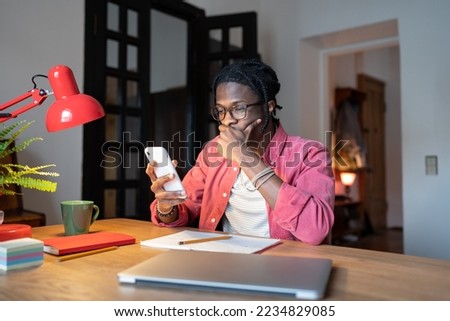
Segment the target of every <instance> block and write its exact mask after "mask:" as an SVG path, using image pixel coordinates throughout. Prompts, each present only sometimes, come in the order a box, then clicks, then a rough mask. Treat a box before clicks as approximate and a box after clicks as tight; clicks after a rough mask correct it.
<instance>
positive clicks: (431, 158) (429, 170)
mask: <svg viewBox="0 0 450 321" xmlns="http://www.w3.org/2000/svg"><path fill="white" fill-rule="evenodd" d="M425 173H426V174H427V175H437V173H438V163H437V156H436V155H428V156H425Z"/></svg>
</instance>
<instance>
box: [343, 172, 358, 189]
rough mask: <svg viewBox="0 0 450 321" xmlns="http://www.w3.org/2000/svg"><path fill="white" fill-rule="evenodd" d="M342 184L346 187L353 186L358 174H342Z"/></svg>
mask: <svg viewBox="0 0 450 321" xmlns="http://www.w3.org/2000/svg"><path fill="white" fill-rule="evenodd" d="M340 176H341V182H342V184H344V185H345V186H352V185H353V183H354V182H355V179H356V173H351V172H341V173H340Z"/></svg>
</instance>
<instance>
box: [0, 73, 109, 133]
mask: <svg viewBox="0 0 450 321" xmlns="http://www.w3.org/2000/svg"><path fill="white" fill-rule="evenodd" d="M36 77H46V78H48V80H49V82H50V85H51V87H52V89H53V92H49V91H47V90H44V89H39V88H36V87H37V86H36V83H35V82H34V79H35V78H36ZM31 81H32V82H33V84H34V88H33V89H31V90H30V91H28V92H26V93H25V94H23V95H21V96H19V97H17V98H14V99H13V100H10V101H9V102H7V103H5V104H3V105H0V111H2V110H4V109H6V108H9V107H11V106H13V105H15V104H18V103H20V102H22V101H24V100H25V99H27V98H30V97H31V98H32V99H33V101H32V102H31V103H29V104H28V105H25V106H22V107H21V108H19V109H17V110H15V111H13V112H11V113H0V123H3V122H5V121H7V120H9V119H11V118H16V117H17V116H18V115H20V114H22V113H24V112H26V111H28V110H30V109H32V108H34V107H37V106H39V105H41V104H42V103H43V102H44V101H45V99H47V97H48V96H49V95H51V94H54V95H55V99H56V101H55V102H54V103H53V104H52V105H51V106H50V107H49V109H48V111H47V118H46V125H47V130H48V131H49V132H54V131H58V130H64V129H67V128H71V127H75V126H79V125H82V124H85V123H88V122H91V121H94V120H96V119H98V118H101V117H103V116H104V115H105V111H104V110H103V107H102V106H101V105H100V103H99V102H98V101H97V100H96V99H95V98H93V97H91V96H88V95H85V94H80V91H79V90H78V86H77V84H76V81H75V77H74V75H73V72H72V70H71V69H70V68H69V67H67V66H64V65H57V66H54V67H52V68H51V69H50V70H49V72H48V76H45V75H35V76H33V78H32V79H31Z"/></svg>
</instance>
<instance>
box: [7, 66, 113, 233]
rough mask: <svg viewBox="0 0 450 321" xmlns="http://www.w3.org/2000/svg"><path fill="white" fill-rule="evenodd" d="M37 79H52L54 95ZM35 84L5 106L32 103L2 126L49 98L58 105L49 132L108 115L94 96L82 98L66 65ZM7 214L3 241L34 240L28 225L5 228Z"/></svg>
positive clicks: (51, 111)
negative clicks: (30, 238) (16, 239)
mask: <svg viewBox="0 0 450 321" xmlns="http://www.w3.org/2000/svg"><path fill="white" fill-rule="evenodd" d="M36 77H45V78H48V79H49V82H50V85H51V87H52V89H53V92H49V91H47V90H44V89H39V88H37V86H36V83H35V82H34V79H35V78H36ZM31 81H32V82H33V84H34V88H33V89H31V90H30V91H28V92H26V93H25V94H23V95H21V96H19V97H17V98H14V99H12V100H10V101H8V102H6V103H5V104H3V105H0V111H3V110H4V109H7V108H9V107H11V106H14V105H16V104H18V103H20V102H22V101H24V100H26V99H28V98H30V97H31V98H32V100H33V101H32V102H31V103H29V104H27V105H25V106H22V107H20V108H18V109H16V110H15V111H13V112H11V113H0V123H3V122H6V121H7V120H10V119H11V118H16V117H17V116H18V115H20V114H23V113H24V112H26V111H28V110H30V109H32V108H34V107H37V106H39V105H41V104H42V103H43V102H44V101H45V100H46V99H47V97H48V96H49V95H51V94H53V95H55V99H56V101H55V102H54V103H53V104H52V105H50V107H49V109H48V111H47V117H46V125H47V130H48V131H49V132H54V131H59V130H64V129H67V128H71V127H75V126H79V125H83V124H85V123H88V122H91V121H94V120H96V119H99V118H101V117H103V116H104V115H105V111H104V110H103V107H102V106H101V105H100V103H99V102H98V101H97V100H96V99H94V98H93V97H91V96H88V95H85V94H80V91H79V90H78V86H77V84H76V81H75V77H74V75H73V72H72V70H71V69H70V68H69V67H67V66H64V65H57V66H54V67H52V68H51V69H50V70H49V72H48V76H45V75H35V76H33V77H32V79H31ZM2 223H3V212H2V211H0V241H5V240H9V239H15V238H22V237H31V227H30V226H28V225H24V224H3V225H2Z"/></svg>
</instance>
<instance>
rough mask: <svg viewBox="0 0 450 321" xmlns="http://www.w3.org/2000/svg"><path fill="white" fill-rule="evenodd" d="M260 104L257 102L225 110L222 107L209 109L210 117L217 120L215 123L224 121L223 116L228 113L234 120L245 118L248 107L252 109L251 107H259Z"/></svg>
mask: <svg viewBox="0 0 450 321" xmlns="http://www.w3.org/2000/svg"><path fill="white" fill-rule="evenodd" d="M261 104H262V102H260V101H258V102H257V103H254V104H248V105H245V104H239V105H236V106H234V107H232V108H229V109H226V108H223V107H213V108H211V115H212V117H213V118H214V119H215V120H217V121H222V120H224V119H225V115H226V114H227V112H228V113H230V115H231V117H233V118H234V119H236V120H239V119H242V118H245V116H247V108H248V107H252V106H258V105H261Z"/></svg>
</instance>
